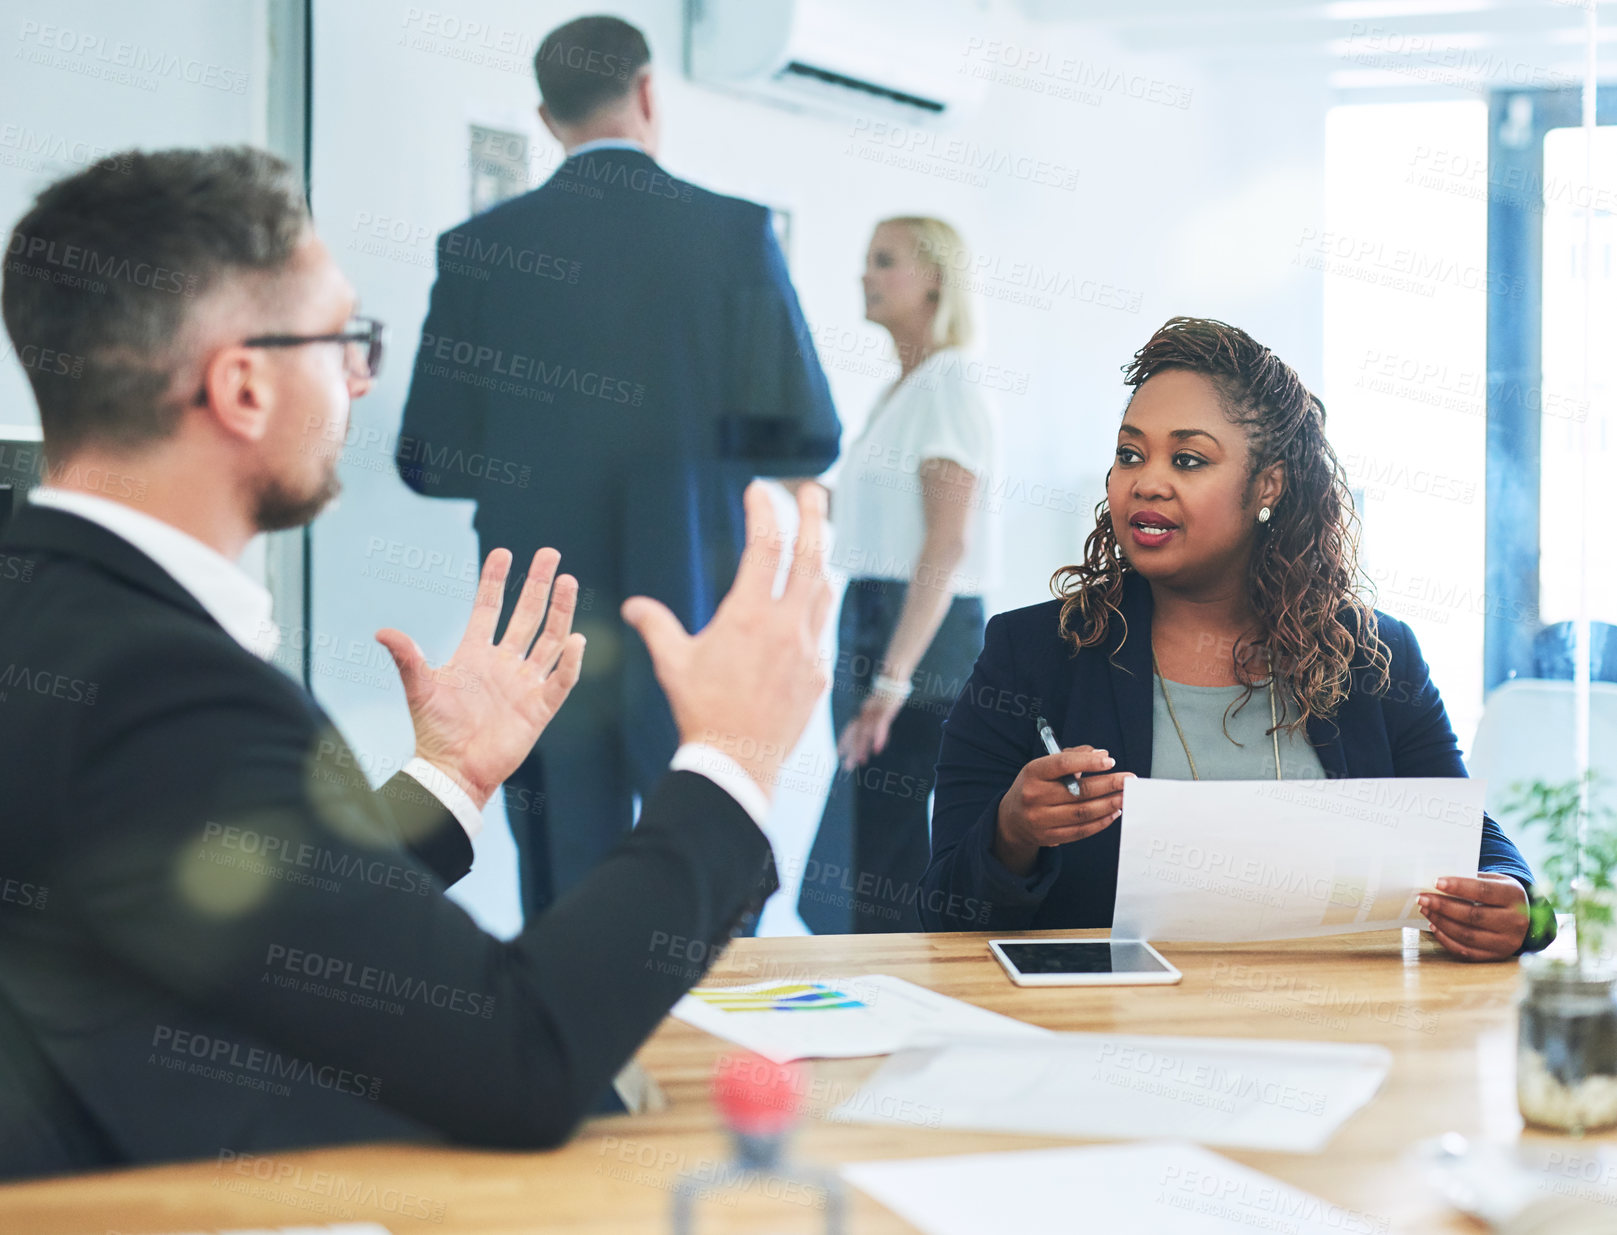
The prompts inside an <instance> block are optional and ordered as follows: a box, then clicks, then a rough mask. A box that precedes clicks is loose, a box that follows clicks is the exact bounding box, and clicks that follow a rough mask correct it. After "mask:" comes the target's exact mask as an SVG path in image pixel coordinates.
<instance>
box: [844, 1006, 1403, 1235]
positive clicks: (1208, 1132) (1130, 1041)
mask: <svg viewBox="0 0 1617 1235" xmlns="http://www.w3.org/2000/svg"><path fill="white" fill-rule="evenodd" d="M1391 1059H1392V1056H1391V1054H1390V1052H1388V1051H1387V1049H1386V1048H1385V1047H1381V1046H1369V1045H1357V1044H1347V1045H1344V1044H1340V1043H1333V1042H1288V1041H1267V1040H1256V1039H1247V1038H1167V1037H1154V1036H1143V1035H1139V1036H1136V1035H1117V1034H1092V1033H1060V1034H1056V1033H1053V1034H1048V1035H1046V1036H1045V1037H1043V1038H1040V1039H1038V1040H1036V1041H1032V1040H1030V1041H1027V1042H1014V1043H1011V1042H991V1041H969V1042H968V1041H959V1042H951V1043H946V1044H944V1045H941V1046H938V1047H934V1048H929V1049H925V1050H916V1051H906V1052H904V1053H903V1054H900V1055H895V1056H894V1057H893V1058H892V1059H889V1060H888V1061H887V1062H886V1063H884V1064H883V1065H882V1066H881V1067H880V1068H878V1069H877V1070H876V1073H875V1075H873V1076H872V1077H871V1078H870V1080H869V1081H868V1082H867V1083H866V1084H865V1086H864V1088H863V1089H861V1090H860V1091H859V1092H858V1093H856V1094H854V1096H853V1097H852V1098H850V1099H849V1100H848V1101H847V1102H845V1103H844V1104H843V1105H842V1106H840V1107H838V1108H836V1110H834V1111H832V1112H831V1115H830V1118H831V1119H833V1120H839V1121H843V1122H857V1123H881V1124H909V1125H912V1126H923V1127H933V1128H975V1129H981V1130H984V1131H991V1132H1019V1133H1026V1134H1028V1135H1044V1136H1075V1137H1085V1138H1092V1139H1095V1140H1124V1139H1150V1138H1154V1137H1165V1136H1173V1137H1188V1138H1190V1139H1193V1140H1196V1141H1201V1142H1203V1143H1205V1144H1210V1145H1230V1146H1235V1147H1238V1148H1243V1149H1274V1150H1281V1151H1284V1152H1288V1153H1317V1152H1319V1151H1320V1150H1321V1149H1323V1148H1324V1147H1325V1145H1326V1143H1327V1142H1329V1141H1330V1139H1331V1137H1332V1136H1333V1135H1334V1134H1335V1132H1336V1130H1337V1128H1338V1127H1340V1126H1341V1125H1342V1123H1343V1122H1344V1121H1345V1120H1346V1119H1347V1118H1348V1117H1349V1116H1350V1115H1352V1114H1353V1113H1354V1112H1355V1111H1357V1110H1358V1109H1359V1108H1360V1107H1362V1106H1363V1105H1364V1104H1365V1103H1366V1102H1368V1101H1370V1099H1371V1098H1372V1097H1374V1096H1375V1093H1376V1091H1377V1090H1378V1089H1379V1088H1380V1087H1381V1082H1382V1081H1383V1080H1384V1079H1385V1078H1386V1075H1387V1068H1388V1065H1389V1064H1390V1063H1391ZM1006 1229H1009V1228H1006Z"/></svg>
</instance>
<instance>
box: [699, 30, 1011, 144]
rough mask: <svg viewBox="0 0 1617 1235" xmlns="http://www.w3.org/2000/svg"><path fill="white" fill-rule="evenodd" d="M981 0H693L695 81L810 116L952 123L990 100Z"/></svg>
mask: <svg viewBox="0 0 1617 1235" xmlns="http://www.w3.org/2000/svg"><path fill="white" fill-rule="evenodd" d="M980 9H981V4H980V0H687V4H686V39H685V64H686V71H687V72H688V73H689V75H690V77H691V80H692V81H696V82H700V83H702V84H703V85H708V86H716V87H719V88H721V89H726V90H731V91H736V92H740V93H743V94H746V95H749V96H752V97H756V98H760V99H764V100H767V101H769V102H772V103H778V104H782V105H785V106H789V107H794V108H798V109H803V110H810V111H821V112H831V113H834V114H839V115H849V114H854V115H866V116H869V115H883V116H886V117H888V118H897V119H899V120H901V121H902V122H904V123H918V122H923V121H925V122H933V123H936V122H947V121H950V120H954V119H958V118H959V117H960V116H961V115H962V114H964V113H966V112H969V111H970V110H971V109H972V108H973V107H975V106H976V104H977V103H978V102H980V101H981V98H982V95H983V88H984V84H983V81H982V78H981V77H980V76H978V75H974V74H972V73H971V72H970V71H969V70H970V68H971V64H970V61H969V55H970V52H971V49H972V48H973V46H975V44H974V42H973V35H974V33H976V32H975V28H974V26H973V24H972V21H971V18H972V17H973V16H974V15H978V14H980Z"/></svg>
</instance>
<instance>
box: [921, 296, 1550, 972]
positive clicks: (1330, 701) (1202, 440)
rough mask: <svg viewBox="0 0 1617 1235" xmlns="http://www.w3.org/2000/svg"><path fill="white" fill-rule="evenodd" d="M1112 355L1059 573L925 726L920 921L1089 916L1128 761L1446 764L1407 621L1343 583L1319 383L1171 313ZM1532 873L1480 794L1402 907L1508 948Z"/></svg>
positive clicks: (1195, 767)
mask: <svg viewBox="0 0 1617 1235" xmlns="http://www.w3.org/2000/svg"><path fill="white" fill-rule="evenodd" d="M1124 376H1125V380H1126V382H1127V384H1128V385H1129V386H1131V387H1133V394H1132V395H1131V396H1130V398H1129V401H1128V404H1127V407H1126V408H1125V410H1124V414H1123V421H1122V424H1121V425H1119V427H1118V433H1117V452H1116V457H1115V459H1114V461H1113V464H1112V467H1111V469H1110V471H1108V472H1107V475H1106V499H1105V500H1104V501H1102V502H1101V503H1100V505H1099V506H1097V507H1096V511H1095V513H1096V526H1095V529H1094V531H1093V532H1091V533H1090V535H1089V538H1088V540H1087V542H1086V543H1085V546H1084V560H1083V561H1082V562H1080V563H1078V564H1077V565H1074V566H1068V567H1065V568H1063V569H1062V570H1059V571H1057V572H1056V574H1055V576H1054V578H1053V579H1052V580H1051V588H1052V590H1053V591H1054V592H1055V593H1056V596H1057V599H1055V600H1052V601H1046V602H1045V603H1044V604H1041V605H1034V606H1031V607H1029V608H1026V609H1018V610H1015V611H1013V612H1010V613H1004V614H1001V615H999V616H997V617H995V618H994V619H993V620H992V621H991V622H989V624H988V629H987V632H986V636H985V643H984V647H983V652H982V655H981V656H980V657H979V658H978V661H977V665H976V668H975V669H974V670H973V671H972V676H971V679H970V681H969V682H968V683H967V685H966V688H965V690H964V691H963V692H962V694H961V696H960V698H959V700H958V701H957V702H956V703H955V706H954V709H953V711H952V712H951V713H950V715H949V719H948V721H947V722H946V723H945V725H944V730H943V745H942V750H941V752H940V754H939V761H938V775H937V789H936V799H935V804H934V811H933V820H932V861H931V865H930V866H929V867H928V869H927V874H926V879H925V882H924V886H923V890H922V894H921V896H920V897H919V898H918V899H919V907H920V910H921V916H922V920H923V922H924V924H925V925H926V926H927V927H928V928H929V929H931V930H983V929H989V930H1024V929H1037V928H1044V927H1104V926H1110V925H1111V921H1112V908H1113V903H1114V901H1115V899H1116V894H1117V861H1118V839H1119V829H1120V827H1122V826H1125V824H1126V821H1123V822H1119V816H1120V815H1121V814H1122V802H1123V792H1122V791H1123V783H1124V781H1125V779H1126V778H1128V777H1129V776H1162V777H1170V778H1175V779H1181V780H1268V779H1275V778H1282V779H1284V778H1291V779H1299V778H1303V779H1320V778H1323V777H1333V778H1334V777H1342V776H1353V777H1387V776H1464V775H1465V767H1464V765H1463V764H1462V763H1461V761H1460V753H1459V748H1458V746H1457V744H1456V742H1455V739H1454V731H1453V729H1452V728H1451V727H1450V726H1449V721H1448V716H1447V714H1446V713H1445V711H1444V709H1443V702H1442V700H1441V699H1440V698H1439V697H1438V693H1437V688H1436V687H1435V686H1434V685H1433V684H1432V680H1431V677H1430V674H1429V673H1428V671H1427V667H1426V663H1425V661H1424V660H1422V659H1421V654H1420V649H1419V648H1418V647H1417V646H1416V643H1415V637H1414V635H1413V634H1412V633H1411V631H1410V629H1409V627H1408V626H1406V625H1405V624H1404V623H1403V622H1400V621H1398V620H1397V619H1396V618H1393V617H1390V616H1388V615H1387V614H1385V613H1381V612H1378V611H1376V610H1373V609H1372V608H1370V606H1369V605H1368V604H1366V603H1365V601H1364V600H1362V599H1361V598H1360V596H1359V594H1358V590H1359V584H1360V581H1361V578H1362V576H1361V574H1360V571H1359V565H1358V539H1357V534H1356V528H1357V522H1358V521H1357V518H1356V516H1355V515H1354V513H1353V504H1352V498H1351V497H1350V496H1349V493H1348V490H1347V484H1346V480H1345V477H1344V474H1343V471H1342V467H1341V465H1340V463H1339V462H1338V461H1337V458H1336V455H1335V453H1334V452H1333V451H1332V449H1331V446H1330V443H1329V442H1327V441H1326V438H1325V406H1324V404H1323V403H1321V402H1320V400H1319V399H1318V398H1317V397H1316V396H1315V395H1313V394H1311V393H1310V392H1309V390H1308V389H1307V387H1305V386H1304V385H1303V383H1302V380H1301V379H1300V378H1299V377H1298V376H1297V374H1296V373H1295V372H1294V371H1293V370H1292V369H1291V368H1290V367H1288V366H1287V365H1286V364H1284V363H1283V362H1282V361H1281V360H1280V359H1279V357H1277V356H1276V355H1275V354H1274V353H1273V352H1271V351H1270V350H1269V349H1268V348H1266V347H1263V346H1262V345H1261V344H1259V343H1258V342H1256V341H1255V340H1254V339H1253V338H1252V337H1251V336H1249V335H1248V334H1246V333H1245V332H1244V331H1241V330H1238V329H1236V328H1235V327H1233V326H1228V325H1225V324H1224V323H1222V322H1216V321H1210V320H1206V319H1200V318H1190V317H1176V318H1173V319H1172V320H1170V321H1169V322H1168V323H1167V324H1166V325H1164V326H1163V327H1162V329H1160V330H1158V331H1157V332H1156V334H1154V335H1153V336H1152V337H1151V339H1150V341H1149V342H1148V343H1147V344H1146V345H1145V346H1144V347H1143V348H1141V349H1140V351H1139V352H1137V353H1136V354H1135V356H1134V359H1133V361H1132V362H1131V363H1130V364H1129V365H1127V366H1125V369H1124ZM1038 715H1043V716H1044V717H1047V718H1048V719H1049V722H1050V724H1051V726H1052V728H1053V729H1054V730H1055V733H1056V735H1057V738H1058V740H1059V741H1060V742H1061V744H1062V746H1063V750H1062V751H1061V753H1059V754H1056V755H1048V754H1045V753H1044V748H1043V746H1042V744H1041V742H1040V738H1039V734H1038V731H1037V729H1036V723H1037V722H1036V720H1035V717H1036V716H1038ZM1069 776H1078V777H1081V778H1082V779H1081V780H1079V781H1078V786H1079V790H1080V796H1078V797H1076V798H1075V797H1074V796H1072V794H1071V793H1070V791H1069V789H1068V788H1067V785H1066V784H1065V783H1064V781H1063V778H1064V777H1069ZM1531 882H1532V873H1531V872H1530V871H1529V870H1528V868H1527V864H1526V863H1525V862H1524V861H1523V860H1522V857H1521V854H1519V853H1518V852H1517V851H1516V847H1515V846H1514V845H1512V844H1511V842H1510V841H1509V840H1508V839H1507V838H1506V837H1505V835H1504V833H1502V832H1501V831H1500V830H1499V827H1498V825H1497V824H1496V823H1494V821H1493V820H1492V819H1489V818H1488V817H1487V816H1484V818H1483V833H1482V845H1481V852H1480V853H1479V855H1478V862H1477V869H1476V870H1475V871H1465V872H1456V874H1454V875H1453V876H1451V877H1448V878H1446V879H1443V880H1441V881H1439V884H1438V891H1439V892H1442V893H1447V894H1448V895H1423V896H1422V897H1421V898H1420V901H1421V911H1422V912H1423V913H1424V914H1425V915H1426V917H1427V919H1428V920H1429V921H1430V922H1431V923H1432V927H1433V934H1434V936H1435V937H1436V938H1437V940H1438V942H1440V943H1441V944H1442V945H1443V946H1444V947H1445V948H1447V949H1448V950H1449V951H1450V952H1452V953H1454V954H1455V955H1457V956H1460V957H1464V958H1466V959H1468V960H1489V959H1496V958H1501V957H1507V956H1511V955H1514V954H1516V953H1517V952H1519V951H1523V950H1531V949H1534V948H1538V947H1543V946H1544V945H1545V944H1547V943H1548V942H1549V939H1548V938H1529V937H1528V913H1527V910H1528V893H1527V889H1528V887H1529V886H1530V884H1531Z"/></svg>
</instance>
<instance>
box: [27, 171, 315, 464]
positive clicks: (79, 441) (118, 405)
mask: <svg viewBox="0 0 1617 1235" xmlns="http://www.w3.org/2000/svg"><path fill="white" fill-rule="evenodd" d="M308 222H309V216H308V211H307V209H306V208H305V206H304V201H303V186H302V183H301V181H300V179H299V177H298V176H296V175H295V174H294V173H293V171H292V169H291V168H290V167H289V166H287V164H285V163H284V162H282V161H281V160H280V159H278V158H276V157H275V156H274V155H271V154H266V153H265V152H264V151H262V150H254V149H252V148H251V147H247V146H235V147H220V148H218V149H213V150H162V151H155V152H150V153H141V152H139V151H128V152H125V153H121V154H115V155H111V156H109V157H108V158H105V159H102V160H101V161H100V162H98V163H96V164H94V165H93V166H91V167H88V168H86V169H85V170H83V171H81V172H78V173H76V174H75V175H72V176H69V177H67V179H65V180H59V181H57V182H56V183H55V184H53V185H51V186H50V187H49V188H47V189H46V190H45V191H44V192H42V193H41V194H40V195H39V197H38V198H36V199H35V201H34V205H33V208H32V209H31V210H29V212H28V213H27V214H25V215H24V216H23V217H22V221H21V222H19V223H18V224H17V226H16V229H15V230H14V231H13V232H12V233H11V238H10V240H9V242H8V243H7V245H6V258H5V272H4V285H3V288H0V309H3V312H4V316H5V323H6V330H7V331H8V332H9V334H10V335H11V341H12V344H13V346H14V347H15V348H16V351H17V355H18V358H19V359H20V360H22V362H23V367H24V369H25V370H26V371H27V373H28V379H29V381H30V382H31V383H32V385H33V388H34V398H35V400H36V401H37V402H38V404H39V419H40V426H41V428H42V429H43V431H44V438H45V450H46V453H47V455H48V456H49V457H50V458H51V459H52V460H53V462H56V463H60V461H61V460H62V459H63V458H65V457H66V456H68V455H70V454H72V453H73V452H74V451H75V450H77V449H79V448H80V447H81V446H84V445H86V444H89V443H92V442H93V443H96V444H99V445H105V446H110V447H114V448H119V449H129V448H133V447H139V446H142V445H145V444H146V443H148V442H152V441H156V440H158V439H161V438H164V437H167V436H169V435H170V434H172V433H173V432H174V430H175V428H176V427H177V426H178V424H179V420H180V416H181V413H182V411H183V405H184V402H185V401H184V399H183V398H176V397H175V395H174V391H173V389H172V386H173V378H174V371H175V368H176V367H177V365H178V364H179V363H180V362H181V361H182V360H183V359H184V358H183V357H182V356H180V355H179V354H178V353H177V351H176V349H175V343H176V340H177V339H178V338H179V336H180V334H181V333H182V331H183V329H184V327H185V326H186V324H187V323H188V321H189V319H190V316H191V314H193V313H194V312H196V309H197V305H198V303H199V302H200V300H201V299H202V298H203V297H204V295H205V294H206V293H207V292H209V291H211V290H213V289H214V288H215V287H216V286H218V285H219V284H220V283H222V282H224V281H226V280H228V279H230V278H231V277H232V276H239V275H241V274H248V273H256V274H274V273H275V272H277V271H279V270H281V269H282V268H284V267H285V266H286V265H287V263H288V262H289V261H290V259H291V257H292V254H293V252H294V251H295V250H296V249H297V247H298V245H299V243H300V242H301V241H302V240H303V238H304V236H305V234H306V229H307V227H308ZM274 324H275V323H273V322H270V323H266V325H267V326H273V325H274Z"/></svg>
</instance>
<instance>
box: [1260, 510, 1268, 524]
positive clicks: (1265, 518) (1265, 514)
mask: <svg viewBox="0 0 1617 1235" xmlns="http://www.w3.org/2000/svg"><path fill="white" fill-rule="evenodd" d="M1258 522H1259V523H1267V522H1269V508H1268V507H1267V506H1265V507H1264V508H1263V509H1262V510H1260V511H1258Z"/></svg>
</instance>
